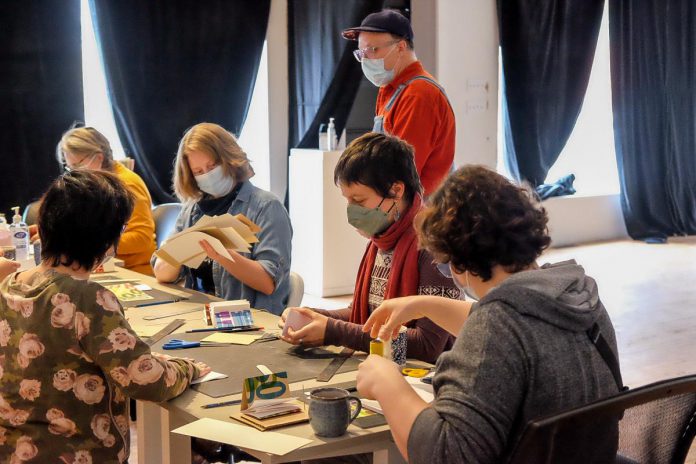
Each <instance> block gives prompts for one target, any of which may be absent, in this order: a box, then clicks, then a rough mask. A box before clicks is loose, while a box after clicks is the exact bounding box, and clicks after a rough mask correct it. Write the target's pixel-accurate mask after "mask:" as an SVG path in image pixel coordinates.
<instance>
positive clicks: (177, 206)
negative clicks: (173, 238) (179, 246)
mask: <svg viewBox="0 0 696 464" xmlns="http://www.w3.org/2000/svg"><path fill="white" fill-rule="evenodd" d="M180 211H181V203H162V204H161V205H157V206H154V207H153V208H152V218H153V219H154V220H155V239H156V241H157V248H159V247H160V246H161V245H162V243H163V242H164V241H165V240H166V239H167V238H168V237H169V236H170V235H172V232H173V231H174V226H175V225H176V218H177V216H179V212H180Z"/></svg>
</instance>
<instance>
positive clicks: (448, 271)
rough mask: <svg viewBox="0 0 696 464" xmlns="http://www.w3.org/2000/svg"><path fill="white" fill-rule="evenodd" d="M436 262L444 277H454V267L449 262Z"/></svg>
mask: <svg viewBox="0 0 696 464" xmlns="http://www.w3.org/2000/svg"><path fill="white" fill-rule="evenodd" d="M434 264H435V267H436V268H437V270H438V271H439V272H440V274H442V275H443V276H444V277H447V278H448V279H451V278H452V267H451V266H450V263H449V262H446V263H434Z"/></svg>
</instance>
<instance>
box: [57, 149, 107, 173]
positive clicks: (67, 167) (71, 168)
mask: <svg viewBox="0 0 696 464" xmlns="http://www.w3.org/2000/svg"><path fill="white" fill-rule="evenodd" d="M98 154H99V153H92V154H91V155H85V156H84V157H83V158H82V159H81V160H80V161H78V162H77V163H75V164H73V165H72V166H70V165H69V164H68V162H67V161H66V160H65V155H63V169H64V170H65V171H67V172H70V171H74V170H75V169H79V168H81V167H83V166H84V165H86V164H89V163H91V162H92V159H94V157H95V156H97V155H98ZM88 159H89V161H87V160H88Z"/></svg>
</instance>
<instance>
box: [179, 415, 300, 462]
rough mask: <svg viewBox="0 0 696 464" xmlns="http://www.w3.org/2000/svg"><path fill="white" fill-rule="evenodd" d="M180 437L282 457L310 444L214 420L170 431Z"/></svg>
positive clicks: (278, 434) (282, 434)
mask: <svg viewBox="0 0 696 464" xmlns="http://www.w3.org/2000/svg"><path fill="white" fill-rule="evenodd" d="M172 432H174V433H178V434H180V435H188V436H189V437H198V438H203V439H206V440H212V441H217V442H221V443H227V444H228V445H234V446H238V447H241V448H247V449H251V450H254V451H260V452H262V453H270V454H275V455H277V456H283V455H285V454H288V453H289V452H291V451H294V450H296V449H298V448H302V447H303V446H305V445H307V444H309V443H311V442H312V440H307V439H306V438H299V437H294V436H292V435H286V434H284V433H278V432H261V431H259V430H256V429H254V428H252V427H248V426H244V425H241V424H237V423H234V422H232V421H230V422H225V421H221V420H216V419H209V418H204V419H199V420H197V421H195V422H192V423H190V424H187V425H184V426H183V427H179V428H178V429H175V430H172Z"/></svg>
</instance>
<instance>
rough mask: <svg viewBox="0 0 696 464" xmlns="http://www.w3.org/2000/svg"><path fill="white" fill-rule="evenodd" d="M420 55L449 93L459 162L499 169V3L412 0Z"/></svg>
mask: <svg viewBox="0 0 696 464" xmlns="http://www.w3.org/2000/svg"><path fill="white" fill-rule="evenodd" d="M411 8H412V14H411V16H412V22H413V28H414V35H415V38H414V43H415V48H416V54H417V55H418V58H419V59H420V60H421V61H422V62H423V64H424V66H425V67H426V69H428V70H429V71H430V72H431V73H433V74H434V75H435V76H436V77H437V79H438V81H439V82H440V83H441V84H442V86H443V87H444V88H445V91H446V92H447V96H448V98H449V100H450V103H451V104H452V108H453V109H454V113H455V115H456V120H457V144H456V153H455V163H456V164H457V165H458V166H460V165H462V164H465V163H476V164H483V165H486V166H490V167H492V168H495V166H496V160H497V130H498V128H497V125H498V115H497V108H498V45H499V43H498V20H497V13H496V6H495V1H493V0H488V1H482V0H412V3H411Z"/></svg>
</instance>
